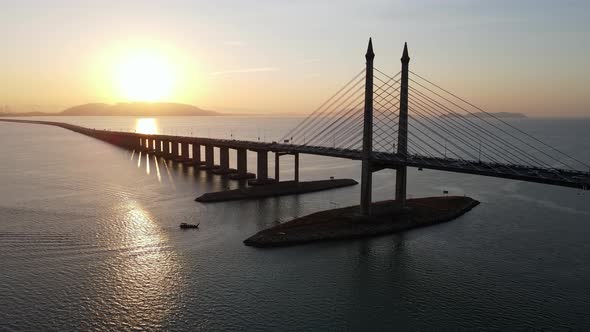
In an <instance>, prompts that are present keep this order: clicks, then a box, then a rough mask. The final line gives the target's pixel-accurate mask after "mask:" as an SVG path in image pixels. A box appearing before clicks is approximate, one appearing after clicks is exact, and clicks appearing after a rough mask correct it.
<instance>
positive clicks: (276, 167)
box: [275, 152, 281, 182]
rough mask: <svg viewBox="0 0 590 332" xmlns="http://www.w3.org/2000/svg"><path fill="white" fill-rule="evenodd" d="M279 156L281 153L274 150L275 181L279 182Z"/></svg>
mask: <svg viewBox="0 0 590 332" xmlns="http://www.w3.org/2000/svg"><path fill="white" fill-rule="evenodd" d="M280 157H281V154H280V153H278V152H275V181H277V182H279V181H280V175H279V172H280V165H279V159H280Z"/></svg>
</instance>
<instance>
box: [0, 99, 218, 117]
mask: <svg viewBox="0 0 590 332" xmlns="http://www.w3.org/2000/svg"><path fill="white" fill-rule="evenodd" d="M212 115H223V114H221V113H218V112H215V111H208V110H203V109H200V108H198V107H196V106H192V105H187V104H180V103H160V102H154V103H148V102H131V103H116V104H105V103H88V104H83V105H78V106H74V107H70V108H68V109H65V110H63V111H61V112H57V113H45V112H23V113H19V112H0V116H3V117H8V116H10V117H15V116H19V117H23V116H26V117H30V116H212Z"/></svg>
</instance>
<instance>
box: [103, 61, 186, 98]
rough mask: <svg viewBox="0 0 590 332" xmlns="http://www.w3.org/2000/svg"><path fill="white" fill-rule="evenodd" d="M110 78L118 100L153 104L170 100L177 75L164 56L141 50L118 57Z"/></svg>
mask: <svg viewBox="0 0 590 332" xmlns="http://www.w3.org/2000/svg"><path fill="white" fill-rule="evenodd" d="M114 76H115V77H114V80H115V84H116V85H117V86H118V90H119V95H120V97H121V98H122V99H124V100H127V101H144V102H156V101H162V100H165V99H168V98H170V97H171V95H172V94H173V90H174V85H175V83H176V76H177V75H176V71H175V68H174V65H173V64H172V62H171V61H169V60H168V59H167V58H166V57H165V56H163V55H162V54H159V53H157V52H155V51H149V50H142V51H136V52H133V53H130V54H127V55H126V56H124V57H122V59H121V60H120V61H118V64H117V65H116V68H115V75H114Z"/></svg>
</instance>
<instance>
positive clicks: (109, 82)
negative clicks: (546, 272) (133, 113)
mask: <svg viewBox="0 0 590 332" xmlns="http://www.w3.org/2000/svg"><path fill="white" fill-rule="evenodd" d="M589 10H590V3H588V2H587V1H560V2H556V1H532V0H524V1H518V2H515V1H504V0H499V1H467V0H452V1H435V0H420V1H412V2H408V1H394V0H379V1H363V2H359V1H330V0H318V1H311V0H301V1H287V0H277V1H271V0H262V1H256V2H248V1H239V0H219V1H215V2H214V3H213V2H206V1H188V0H169V1H163V0H162V1H151V0H146V1H134V0H130V1H115V0H104V1H94V2H92V3H87V2H86V1H73V0H48V1H33V0H19V1H14V0H5V1H3V5H2V11H0V42H1V45H2V48H1V49H2V56H0V70H1V75H0V105H7V106H8V107H9V108H10V109H12V110H19V111H31V110H40V111H59V110H62V109H64V108H67V107H69V106H73V105H77V104H82V103H87V102H108V103H114V102H120V101H133V100H142V101H171V102H182V103H188V104H193V105H196V106H199V107H201V108H204V109H212V110H220V111H229V112H234V113H236V112H238V113H239V112H247V113H272V114H285V113H302V114H304V113H308V112H311V111H312V110H313V109H314V108H315V107H316V106H317V105H319V104H321V103H322V102H323V100H324V99H326V98H328V97H329V96H330V95H331V94H332V93H333V92H334V91H336V90H337V89H338V88H339V87H340V86H341V85H342V84H344V83H345V82H346V81H347V80H348V79H349V78H351V77H352V76H354V75H355V74H356V73H357V72H358V71H359V70H360V69H362V68H363V66H364V52H365V48H366V42H367V39H368V37H369V36H372V37H373V41H374V47H375V52H376V58H375V66H376V67H378V68H381V69H382V70H386V71H388V72H390V73H396V72H397V71H399V66H400V64H399V57H400V55H401V50H402V46H403V42H404V41H407V42H408V45H409V48H410V56H411V58H412V60H411V63H410V67H411V70H413V71H415V72H417V73H420V74H422V75H424V76H426V77H428V78H430V79H432V80H433V81H435V82H437V83H440V84H441V85H442V86H445V87H446V88H448V89H450V90H451V91H453V92H455V93H457V94H458V95H460V96H463V97H465V98H467V99H468V100H470V101H472V102H474V103H475V104H478V105H480V106H482V107H484V108H485V109H486V110H488V111H492V112H500V111H507V112H523V113H527V114H529V115H532V116H587V115H588V114H590V112H589V111H590V98H589V93H588V92H589V91H588V86H590V70H589V69H588V68H589V66H588V65H587V59H588V58H590V46H589V44H588V43H587V42H586V41H585V40H586V39H587V37H588V35H589V32H590V27H589V25H590V23H588V20H587V19H586V17H585V16H586V15H587V13H588V11H589Z"/></svg>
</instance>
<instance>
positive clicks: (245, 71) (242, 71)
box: [211, 67, 279, 76]
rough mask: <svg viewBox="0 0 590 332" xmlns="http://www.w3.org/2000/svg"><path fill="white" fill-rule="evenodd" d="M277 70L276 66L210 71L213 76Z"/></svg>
mask: <svg viewBox="0 0 590 332" xmlns="http://www.w3.org/2000/svg"><path fill="white" fill-rule="evenodd" d="M273 71H279V68H277V67H256V68H240V69H232V70H222V71H216V72H213V73H211V75H213V76H220V75H229V74H242V73H261V72H273Z"/></svg>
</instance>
